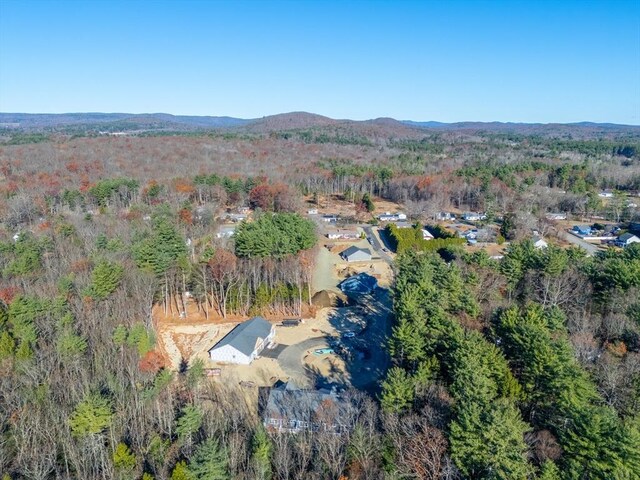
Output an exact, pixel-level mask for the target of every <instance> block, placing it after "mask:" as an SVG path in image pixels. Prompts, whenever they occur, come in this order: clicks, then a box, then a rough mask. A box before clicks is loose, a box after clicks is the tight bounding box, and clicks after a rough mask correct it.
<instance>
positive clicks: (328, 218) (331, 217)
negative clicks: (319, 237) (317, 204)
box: [322, 214, 338, 223]
mask: <svg viewBox="0 0 640 480" xmlns="http://www.w3.org/2000/svg"><path fill="white" fill-rule="evenodd" d="M322 221H323V222H327V223H335V222H337V221H338V216H337V215H334V214H332V215H323V216H322Z"/></svg>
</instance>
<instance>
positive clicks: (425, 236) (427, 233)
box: [422, 228, 433, 240]
mask: <svg viewBox="0 0 640 480" xmlns="http://www.w3.org/2000/svg"><path fill="white" fill-rule="evenodd" d="M422 239H423V240H433V234H432V233H431V232H430V231H429V230H427V229H426V228H423V229H422Z"/></svg>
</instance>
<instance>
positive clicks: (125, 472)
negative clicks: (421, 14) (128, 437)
mask: <svg viewBox="0 0 640 480" xmlns="http://www.w3.org/2000/svg"><path fill="white" fill-rule="evenodd" d="M136 463H137V460H136V456H135V454H134V453H133V452H132V451H131V449H130V448H129V447H128V446H127V445H126V444H125V443H122V442H120V443H118V445H117V446H116V449H115V451H114V452H113V466H114V467H115V469H116V470H117V472H118V475H119V476H120V478H123V479H126V478H131V476H132V473H133V470H134V469H135V468H136Z"/></svg>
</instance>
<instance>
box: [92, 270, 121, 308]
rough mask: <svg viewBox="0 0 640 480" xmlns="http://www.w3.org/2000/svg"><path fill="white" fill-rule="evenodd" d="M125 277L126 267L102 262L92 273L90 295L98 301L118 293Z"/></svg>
mask: <svg viewBox="0 0 640 480" xmlns="http://www.w3.org/2000/svg"><path fill="white" fill-rule="evenodd" d="M123 276H124V267H122V265H118V264H117V263H112V262H107V261H104V260H103V261H101V262H100V263H98V264H97V265H96V267H95V268H94V269H93V272H92V273H91V287H90V290H89V292H88V293H89V295H90V296H92V297H93V298H95V299H97V300H104V299H105V298H107V297H108V296H109V295H111V294H112V293H113V292H115V291H116V289H117V288H118V286H119V285H120V282H121V281H122V277H123Z"/></svg>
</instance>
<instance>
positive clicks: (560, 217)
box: [546, 212, 567, 220]
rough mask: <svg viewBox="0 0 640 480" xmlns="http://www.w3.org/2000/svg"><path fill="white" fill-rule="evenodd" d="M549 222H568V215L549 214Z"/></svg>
mask: <svg viewBox="0 0 640 480" xmlns="http://www.w3.org/2000/svg"><path fill="white" fill-rule="evenodd" d="M546 217H547V220H566V219H567V214H566V213H560V212H557V213H553V212H552V213H547V215H546Z"/></svg>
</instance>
